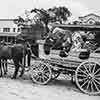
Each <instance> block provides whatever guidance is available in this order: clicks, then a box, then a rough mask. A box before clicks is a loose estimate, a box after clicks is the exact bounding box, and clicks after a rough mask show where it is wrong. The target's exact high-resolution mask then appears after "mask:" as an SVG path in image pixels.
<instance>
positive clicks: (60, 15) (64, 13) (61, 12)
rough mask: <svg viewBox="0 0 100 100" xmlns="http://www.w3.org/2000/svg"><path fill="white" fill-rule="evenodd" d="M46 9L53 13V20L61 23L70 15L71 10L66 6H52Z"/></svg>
mask: <svg viewBox="0 0 100 100" xmlns="http://www.w3.org/2000/svg"><path fill="white" fill-rule="evenodd" d="M48 11H52V12H53V13H54V14H55V21H59V22H60V23H61V24H62V23H63V21H67V18H68V17H70V16H71V12H70V11H69V9H68V8H66V7H58V8H57V7H53V8H49V9H48Z"/></svg>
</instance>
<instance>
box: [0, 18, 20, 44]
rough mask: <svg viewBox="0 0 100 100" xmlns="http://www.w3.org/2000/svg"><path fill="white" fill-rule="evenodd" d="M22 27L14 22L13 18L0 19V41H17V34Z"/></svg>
mask: <svg viewBox="0 0 100 100" xmlns="http://www.w3.org/2000/svg"><path fill="white" fill-rule="evenodd" d="M20 33H21V29H20V28H18V26H17V25H16V24H15V23H14V22H13V19H0V41H5V42H7V43H16V36H17V35H18V34H20Z"/></svg>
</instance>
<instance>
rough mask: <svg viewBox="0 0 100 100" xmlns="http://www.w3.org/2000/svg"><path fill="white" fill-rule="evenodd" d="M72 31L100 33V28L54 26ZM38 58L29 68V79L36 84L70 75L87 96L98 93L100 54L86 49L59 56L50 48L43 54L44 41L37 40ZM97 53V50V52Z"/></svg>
mask: <svg viewBox="0 0 100 100" xmlns="http://www.w3.org/2000/svg"><path fill="white" fill-rule="evenodd" d="M54 27H61V28H63V29H65V30H66V29H68V30H72V31H79V30H82V31H92V32H93V31H100V26H89V25H88V26H85V25H76V26H75V25H54ZM37 42H38V44H39V58H37V60H36V61H35V62H34V64H33V66H32V68H31V78H32V80H33V81H34V82H35V83H37V84H42V85H44V84H47V83H48V82H49V81H51V80H52V79H54V78H57V77H58V76H59V75H60V74H61V73H62V74H71V76H72V77H74V78H75V83H76V85H77V86H78V88H79V89H80V90H81V91H82V92H84V93H86V94H89V95H96V94H99V93H100V53H96V52H91V51H89V50H87V49H80V50H78V52H77V51H75V52H74V51H69V52H67V53H65V55H64V56H61V55H60V53H61V50H54V49H52V48H50V52H49V53H48V54H46V53H45V52H44V44H45V40H38V41H37ZM97 52H99V49H98V50H97ZM84 55H85V56H84Z"/></svg>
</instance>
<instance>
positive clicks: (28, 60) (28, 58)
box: [27, 51, 31, 66]
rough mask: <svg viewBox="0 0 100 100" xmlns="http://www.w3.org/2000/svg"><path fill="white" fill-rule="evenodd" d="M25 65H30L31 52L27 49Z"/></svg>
mask: <svg viewBox="0 0 100 100" xmlns="http://www.w3.org/2000/svg"><path fill="white" fill-rule="evenodd" d="M27 65H28V66H30V65H31V52H30V51H28V55H27Z"/></svg>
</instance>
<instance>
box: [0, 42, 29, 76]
mask: <svg viewBox="0 0 100 100" xmlns="http://www.w3.org/2000/svg"><path fill="white" fill-rule="evenodd" d="M28 52H29V50H28V49H27V43H24V44H13V45H5V44H3V43H1V44H0V70H1V76H2V63H1V62H2V61H4V60H6V61H7V59H12V60H13V62H14V65H15V72H14V74H13V77H12V78H16V76H17V73H18V70H19V67H21V68H22V71H21V74H20V76H22V75H23V73H24V67H25V66H24V65H22V59H23V58H24V60H25V55H26V54H27V53H28ZM24 62H25V61H24ZM6 67H7V66H6ZM6 71H7V69H6Z"/></svg>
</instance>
